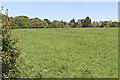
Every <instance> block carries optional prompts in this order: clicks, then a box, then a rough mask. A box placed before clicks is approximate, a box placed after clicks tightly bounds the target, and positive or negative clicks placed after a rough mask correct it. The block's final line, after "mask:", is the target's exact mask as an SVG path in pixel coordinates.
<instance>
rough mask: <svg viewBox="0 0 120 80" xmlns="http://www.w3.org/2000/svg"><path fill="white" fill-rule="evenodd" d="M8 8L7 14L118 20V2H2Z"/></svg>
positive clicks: (60, 18)
mask: <svg viewBox="0 0 120 80" xmlns="http://www.w3.org/2000/svg"><path fill="white" fill-rule="evenodd" d="M2 4H3V6H4V9H9V16H13V17H15V16H20V15H25V16H28V17H30V18H35V17H38V18H40V19H42V20H43V19H45V18H47V19H49V20H51V21H53V20H64V21H67V22H69V21H70V20H71V19H73V18H74V19H75V20H78V19H83V18H86V17H87V16H89V17H90V18H91V19H92V21H100V20H102V21H105V20H107V21H110V20H112V21H118V2H2Z"/></svg>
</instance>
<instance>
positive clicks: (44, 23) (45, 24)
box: [42, 20, 48, 28]
mask: <svg viewBox="0 0 120 80" xmlns="http://www.w3.org/2000/svg"><path fill="white" fill-rule="evenodd" d="M42 23H43V25H44V26H43V27H44V28H48V23H47V22H46V21H45V20H42Z"/></svg>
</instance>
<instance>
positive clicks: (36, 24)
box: [32, 22, 44, 28]
mask: <svg viewBox="0 0 120 80" xmlns="http://www.w3.org/2000/svg"><path fill="white" fill-rule="evenodd" d="M32 28H44V24H43V23H42V22H40V23H39V22H33V23H32Z"/></svg>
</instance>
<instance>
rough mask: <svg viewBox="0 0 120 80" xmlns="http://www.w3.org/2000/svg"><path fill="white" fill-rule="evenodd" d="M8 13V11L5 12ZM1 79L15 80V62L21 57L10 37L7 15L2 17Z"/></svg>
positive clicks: (16, 65) (16, 70) (16, 74)
mask: <svg viewBox="0 0 120 80" xmlns="http://www.w3.org/2000/svg"><path fill="white" fill-rule="evenodd" d="M7 11H8V10H7ZM2 19H4V20H5V21H4V22H2V78H16V77H17V76H18V74H19V72H20V71H19V69H18V64H17V60H18V58H19V56H20V55H21V50H19V49H17V47H16V45H15V44H16V42H18V40H19V39H20V37H19V38H18V39H14V38H13V37H12V35H11V30H10V27H11V26H10V23H9V20H8V17H7V15H5V16H2Z"/></svg>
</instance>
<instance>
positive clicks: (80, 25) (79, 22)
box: [77, 19, 82, 28]
mask: <svg viewBox="0 0 120 80" xmlns="http://www.w3.org/2000/svg"><path fill="white" fill-rule="evenodd" d="M77 22H78V25H77V27H78V28H80V27H82V22H81V20H80V19H78V21H77Z"/></svg>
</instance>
